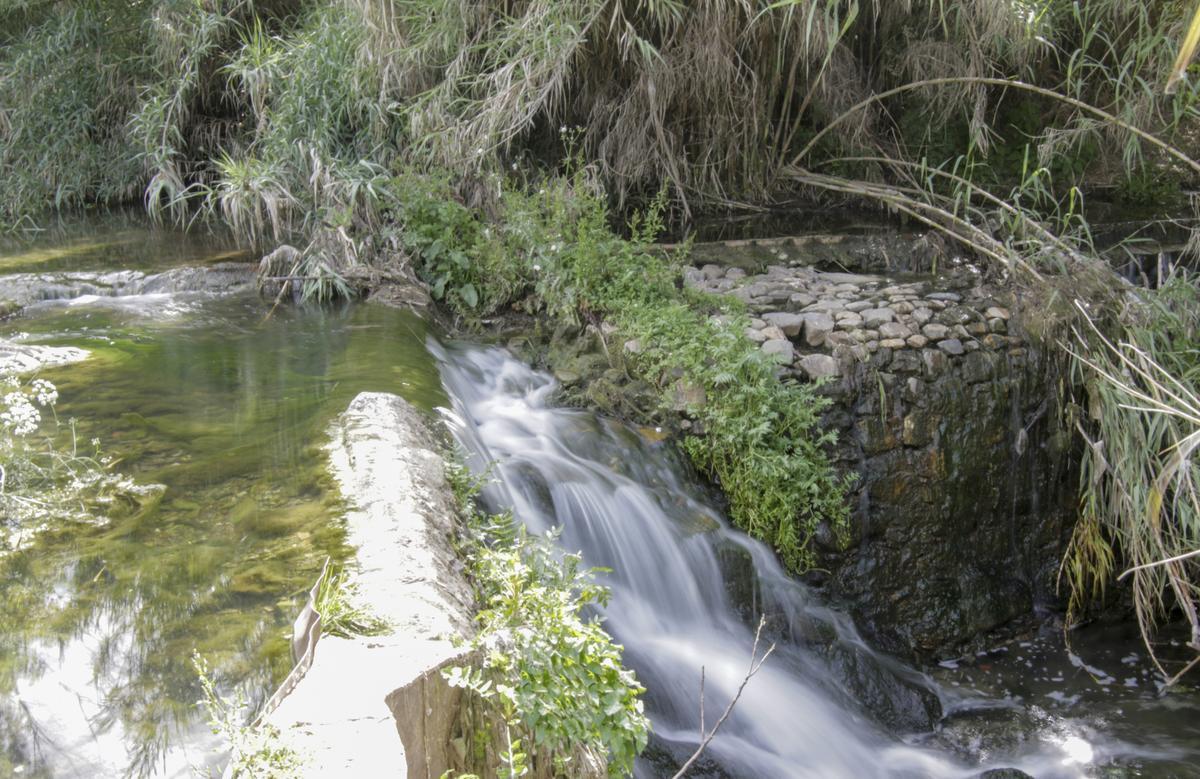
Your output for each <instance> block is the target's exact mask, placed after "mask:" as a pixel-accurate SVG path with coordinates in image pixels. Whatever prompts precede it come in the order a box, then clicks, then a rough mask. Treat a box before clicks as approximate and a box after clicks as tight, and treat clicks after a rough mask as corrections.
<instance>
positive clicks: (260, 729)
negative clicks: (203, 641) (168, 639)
mask: <svg viewBox="0 0 1200 779" xmlns="http://www.w3.org/2000/svg"><path fill="white" fill-rule="evenodd" d="M192 666H193V667H194V668H195V669H196V676H197V677H199V679H200V689H201V691H202V692H203V694H204V697H203V698H202V699H201V701H200V703H201V704H203V706H204V708H205V710H206V711H207V712H208V720H209V726H210V727H211V728H212V732H213V735H215V736H220V737H221V740H222V742H223V743H225V744H226V745H228V747H229V765H228V768H227V774H224V775H227V776H229V777H230V779H294V777H297V776H300V775H301V771H302V769H303V768H304V759H303V758H302V756H301V755H300V754H299V753H297V752H296V751H295V750H294V749H292V748H291V747H290V746H288V745H287V744H285V743H284V742H283V741H282V740H281V738H280V733H279V729H278V728H276V727H274V726H273V725H248V724H246V719H247V717H246V710H247V708H248V705H247V703H246V699H245V698H244V697H243V696H242V695H241V694H240V693H239V694H238V695H237V697H235V698H233V699H227V698H224V697H222V696H221V694H220V693H219V692H218V691H217V685H216V682H214V681H213V679H212V676H211V674H210V671H209V668H208V663H207V662H206V661H205V660H204V658H203V657H201V656H200V654H199V653H197V654H194V655H193V656H192Z"/></svg>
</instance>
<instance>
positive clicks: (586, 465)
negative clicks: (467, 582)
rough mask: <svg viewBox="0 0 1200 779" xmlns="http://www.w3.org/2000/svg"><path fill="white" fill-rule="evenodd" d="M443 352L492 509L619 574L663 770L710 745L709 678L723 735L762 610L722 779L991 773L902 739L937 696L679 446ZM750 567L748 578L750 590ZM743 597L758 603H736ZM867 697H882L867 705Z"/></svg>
mask: <svg viewBox="0 0 1200 779" xmlns="http://www.w3.org/2000/svg"><path fill="white" fill-rule="evenodd" d="M430 348H431V350H432V351H433V353H434V355H435V357H437V358H438V360H439V362H440V364H441V371H442V380H443V383H444V385H445V387H446V389H447V393H448V395H449V396H450V397H451V399H452V403H453V409H452V410H449V411H447V414H446V416H447V418H448V421H449V422H450V425H451V427H452V429H453V431H454V433H455V435H456V437H457V439H458V441H459V442H460V444H461V445H462V446H463V447H464V448H465V449H466V452H467V456H468V461H469V463H470V465H471V467H472V468H473V469H474V470H476V471H477V472H479V471H483V470H485V469H488V468H490V469H491V480H490V484H489V485H488V486H487V487H486V488H485V490H484V493H483V500H484V501H485V503H486V504H487V505H488V507H489V508H491V509H492V510H501V509H509V508H511V509H512V510H513V511H514V514H515V516H516V517H518V518H519V519H520V520H522V521H523V522H525V524H526V525H527V526H528V527H529V528H530V529H531V530H532V531H534V532H544V531H547V530H549V529H550V528H552V527H556V526H557V527H561V532H562V535H561V544H562V545H563V546H564V547H565V548H566V549H569V550H571V551H576V550H578V551H581V552H582V554H583V557H584V561H585V562H586V563H587V564H588V565H591V566H600V567H604V568H608V569H611V573H608V574H606V575H605V576H604V577H603V581H604V583H605V584H607V585H608V586H609V587H610V588H611V591H612V597H611V600H610V601H609V603H608V605H607V607H606V608H604V609H603V618H604V624H605V627H606V629H607V630H608V631H609V632H610V633H611V634H612V636H613V637H614V639H615V640H616V641H618V642H619V643H621V644H623V645H624V647H625V651H626V662H627V664H629V665H631V666H632V667H633V668H634V669H635V670H636V672H637V674H638V677H639V679H640V680H641V681H642V683H643V684H645V685H646V687H647V689H648V692H647V711H648V713H649V714H650V716H651V719H652V722H653V728H654V733H655V734H656V744H657V747H658V749H657V751H658V752H660V753H663V754H664V755H665V756H666V757H665V759H666V762H667V763H670V762H671V761H676V762H679V761H682V759H685V758H686V756H687V755H688V754H690V753H691V752H692V751H693V750H694V749H695V747H696V745H697V744H698V743H699V740H700V735H699V728H700V724H699V716H700V691H701V688H700V679H701V668H703V669H704V678H705V688H704V698H705V705H706V708H707V723H708V724H709V725H710V726H711V724H712V723H713V722H714V721H715V720H716V718H717V717H718V716H719V715H720V713H721V711H722V710H723V709H724V708H725V706H726V704H727V703H728V701H729V700H730V699H731V698H732V696H733V695H734V694H735V692H736V690H737V687H738V685H739V684H740V683H741V681H742V679H743V677H744V676H745V674H746V672H747V670H748V667H749V662H750V650H751V646H752V644H753V640H754V630H753V625H754V624H756V623H757V620H758V614H759V612H760V611H761V612H762V613H765V614H766V615H767V617H768V620H769V623H770V626H771V628H770V633H771V639H772V640H774V641H776V642H777V649H776V652H775V653H774V654H773V655H772V656H771V657H770V659H769V660H768V661H767V663H766V664H765V665H764V666H763V667H762V669H761V671H760V672H759V674H758V675H757V676H755V677H754V678H753V679H751V681H750V683H749V684H748V685H747V687H746V689H745V692H744V694H743V695H742V698H741V700H740V702H739V703H738V704H737V706H736V707H735V708H734V709H733V712H732V714H731V716H730V717H729V719H728V720H727V721H726V723H725V724H724V726H723V727H722V729H721V730H720V732H719V734H718V735H717V737H716V738H715V739H714V740H713V742H712V743H711V745H710V746H709V748H708V750H707V752H706V755H707V756H708V757H709V759H710V761H709V762H710V764H711V763H712V762H715V763H716V764H718V765H719V769H720V771H721V772H722V773H724V774H726V775H729V776H739V777H740V776H744V777H822V778H828V777H842V776H844V777H874V776H897V777H907V776H912V777H959V776H961V777H967V776H975V775H977V773H978V772H979V771H980V770H981V769H980V768H978V767H968V766H965V765H962V764H960V763H959V762H956V761H955V760H954V759H952V758H950V757H948V756H946V755H944V754H938V753H937V752H935V751H933V750H931V749H927V748H924V747H920V746H917V745H914V744H910V743H906V742H905V741H904V740H903V739H902V738H900V737H898V736H897V735H896V733H894V732H888V729H887V728H886V727H885V724H884V722H886V721H888V720H891V721H892V722H897V721H899V722H904V721H905V720H906V719H907V720H910V721H912V720H915V721H917V722H918V723H919V722H920V721H921V714H922V712H921V709H922V708H923V707H924V708H929V707H932V708H933V709H935V710H937V708H938V704H939V695H941V693H940V691H938V690H937V689H936V687H935V685H933V684H932V683H931V682H930V681H928V680H927V679H926V678H925V677H924V676H923V675H921V674H919V673H917V672H916V671H913V670H911V669H908V668H905V667H904V666H903V665H901V664H900V663H897V662H896V661H894V660H891V659H890V658H887V657H884V656H881V655H878V654H877V653H875V652H873V651H872V650H871V649H870V648H869V647H867V646H866V644H865V643H864V642H863V641H862V640H861V638H859V636H858V634H857V633H856V632H855V630H854V628H853V626H852V625H851V623H850V622H849V620H848V619H846V618H845V617H844V616H843V615H841V614H839V613H837V612H836V611H833V610H831V609H829V608H827V607H825V606H823V605H822V604H821V603H820V601H819V600H817V599H815V598H814V597H813V596H812V594H811V593H810V592H809V591H808V590H807V589H806V588H805V587H804V586H803V585H801V584H799V583H797V582H795V581H793V580H791V579H789V578H788V577H787V576H786V575H785V574H784V572H783V570H782V569H781V568H780V566H779V564H778V563H777V562H776V560H775V558H774V556H773V555H772V554H771V553H770V550H768V549H767V548H766V547H765V546H763V545H762V544H760V543H758V542H756V541H753V540H751V539H749V538H748V537H746V536H745V535H744V534H742V533H740V532H738V531H736V530H734V529H732V528H731V527H730V526H729V524H728V522H727V521H726V520H725V518H724V517H723V516H721V514H720V513H719V512H718V511H717V510H715V509H714V508H713V506H712V505H711V502H710V501H709V500H707V499H706V495H705V494H704V491H703V489H702V487H700V486H699V484H698V483H697V482H696V480H695V479H693V478H689V476H688V475H687V474H688V472H687V470H686V468H685V467H683V464H682V463H681V462H680V461H679V460H678V459H677V457H676V455H675V454H674V452H673V449H672V448H671V447H670V446H669V445H666V444H661V443H655V442H653V441H652V440H651V439H650V438H648V437H645V436H640V435H638V434H637V433H636V432H635V431H633V430H632V429H630V428H628V427H626V426H624V425H622V424H620V423H617V422H613V421H608V420H604V419H600V418H597V417H596V416H595V415H593V414H590V413H586V412H580V411H572V410H565V409H556V408H552V407H550V406H549V404H548V399H549V397H550V396H551V394H552V392H553V390H554V382H553V379H552V378H551V377H549V376H548V375H545V374H543V373H539V372H536V371H534V370H532V369H531V368H529V367H528V366H526V365H524V364H523V363H520V362H518V361H517V360H515V359H514V358H512V357H511V356H510V355H509V354H507V353H506V352H504V351H503V350H500V349H494V348H493V349H488V348H480V347H465V346H452V347H449V348H445V347H442V346H440V345H438V344H431V345H430ZM739 561H740V562H741V563H742V564H741V565H740V566H739V565H738V563H739ZM747 564H748V565H747ZM739 572H746V573H745V575H744V576H743V577H742V578H743V579H745V578H748V579H749V586H742V587H741V590H739ZM741 584H742V585H745V584H746V582H741ZM735 591H737V592H741V594H742V595H743V596H744V597H742V598H739V599H735V598H734V597H731V595H732V593H733V592H735ZM747 591H748V592H747ZM739 600H743V601H744V600H749V601H751V604H750V605H749V606H748V605H747V604H746V603H739V602H738V601H739ZM864 679H865V680H867V681H868V682H869V683H868V684H861V683H862V682H863V681H864ZM855 681H858V682H860V684H859V685H858V688H857V689H856V685H855V684H854V682H855ZM864 687H870V688H872V689H874V690H875V692H876V695H875V698H874V699H873V700H871V701H869V704H868V702H867V701H864V700H863V699H862V693H863V688H864ZM880 690H883V691H884V694H883V695H880V694H879V691H880ZM897 699H898V700H897ZM940 702H942V703H945V701H944V700H942V701H940ZM876 709H881V710H879V711H876ZM926 716H928V714H927V713H926ZM934 717H936V712H935V713H934ZM929 723H930V720H929V719H926V720H925V721H924V723H923V724H918V725H917V727H918V729H925V730H927V729H928V728H929V727H930V724H929ZM710 768H711V765H710ZM671 771H672V769H671V768H670V766H669V765H667V766H666V767H664V765H663V764H662V762H661V761H660V762H659V763H655V762H653V761H650V760H643V761H642V763H641V764H640V766H639V775H643V776H657V775H661V774H663V773H664V772H666V773H667V774H668V775H669V773H670V772H671Z"/></svg>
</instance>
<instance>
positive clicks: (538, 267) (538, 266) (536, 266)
mask: <svg viewBox="0 0 1200 779" xmlns="http://www.w3.org/2000/svg"><path fill="white" fill-rule="evenodd" d="M533 269H534V270H535V271H537V272H538V273H541V271H542V266H541V265H534V266H533Z"/></svg>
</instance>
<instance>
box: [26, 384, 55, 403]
mask: <svg viewBox="0 0 1200 779" xmlns="http://www.w3.org/2000/svg"><path fill="white" fill-rule="evenodd" d="M29 388H30V389H31V390H32V391H33V397H34V399H35V400H37V402H38V405H41V406H53V405H54V404H55V402H56V401H57V400H58V389H57V388H56V387H55V386H54V385H53V384H51V383H50V382H48V381H46V380H45V379H34V380H33V384H31V385H30V387H29Z"/></svg>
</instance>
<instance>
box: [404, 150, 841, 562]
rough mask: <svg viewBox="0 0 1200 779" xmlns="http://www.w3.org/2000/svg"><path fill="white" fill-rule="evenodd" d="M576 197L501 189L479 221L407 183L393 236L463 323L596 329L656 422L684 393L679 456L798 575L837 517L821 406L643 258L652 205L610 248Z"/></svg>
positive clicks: (571, 184) (435, 192)
mask: <svg viewBox="0 0 1200 779" xmlns="http://www.w3.org/2000/svg"><path fill="white" fill-rule="evenodd" d="M587 184H588V182H587V178H586V177H585V176H584V175H583V174H578V175H575V176H573V177H570V178H555V179H552V180H548V181H544V182H542V185H541V186H540V187H539V189H538V190H536V191H535V192H529V193H527V192H526V191H525V190H524V189H515V190H504V191H503V194H502V195H501V198H500V202H499V203H498V204H497V206H496V207H495V208H496V210H497V215H496V218H495V220H494V222H489V221H484V220H483V219H482V217H481V216H480V215H478V214H477V213H475V212H472V211H470V210H469V209H467V208H466V207H465V206H463V205H460V204H458V203H456V202H454V201H453V200H452V199H451V198H450V197H449V191H448V188H447V185H445V184H444V183H438V182H436V181H431V180H429V179H414V178H410V179H408V180H406V181H405V182H404V183H403V186H402V190H403V191H404V192H405V193H406V195H405V196H404V197H402V198H400V202H401V203H403V204H404V205H402V206H401V211H400V218H401V221H402V224H403V225H404V230H403V233H402V236H401V237H402V240H403V241H404V244H405V246H407V247H408V248H409V250H410V251H411V252H413V254H414V255H415V256H416V259H417V264H418V268H419V269H420V272H421V273H422V274H423V275H424V276H425V278H427V279H428V280H429V281H430V282H431V285H432V287H433V292H434V295H435V296H440V297H443V298H444V299H445V300H447V301H448V302H449V303H450V305H451V306H453V307H454V308H456V310H458V311H459V312H460V313H461V314H463V315H464V316H467V317H472V316H479V315H482V314H485V313H488V312H491V311H494V310H496V309H498V308H501V307H503V306H516V307H519V308H523V309H525V310H528V311H542V312H545V313H546V314H548V315H549V316H551V317H554V318H557V319H561V320H567V321H587V322H597V321H604V322H607V323H609V324H611V325H613V326H615V327H616V331H617V333H618V334H619V336H620V337H621V338H623V339H630V340H634V341H636V342H638V344H640V347H639V348H637V349H636V350H635V352H634V353H631V354H628V355H627V356H626V357H625V358H624V359H625V360H626V361H627V364H628V366H629V367H630V368H631V369H632V371H633V372H635V373H636V374H637V375H638V376H639V377H640V378H642V379H643V380H644V381H646V382H647V383H648V384H650V385H651V386H653V387H656V388H657V389H658V390H659V397H660V402H661V405H662V408H663V409H664V410H666V411H668V412H669V411H670V410H671V409H672V408H674V407H675V406H676V405H677V397H678V396H679V395H680V394H681V393H682V392H684V390H685V389H690V390H692V391H691V392H686V393H684V394H685V395H686V396H687V397H688V398H689V402H688V404H687V405H688V406H689V407H688V409H687V412H688V414H689V415H690V416H691V417H692V418H693V419H694V421H695V427H694V428H693V433H692V434H690V435H689V436H688V437H687V438H686V440H685V442H684V449H685V450H686V451H687V453H688V454H689V455H690V456H691V458H692V461H693V462H694V463H695V464H696V466H697V467H698V468H699V469H700V470H702V471H703V472H705V473H707V474H709V475H710V476H712V477H714V478H715V479H716V480H717V481H718V482H719V483H720V484H721V487H722V488H723V489H724V491H725V494H726V495H727V496H728V498H729V504H730V515H731V517H732V518H733V520H734V522H736V523H737V524H738V525H739V526H740V527H742V528H743V529H745V530H746V531H748V532H749V533H751V534H752V535H754V536H755V537H756V538H760V539H762V540H764V541H766V542H767V543H768V544H770V545H772V546H773V547H774V548H775V549H776V550H777V551H778V553H779V554H780V556H781V557H782V559H783V560H784V562H785V563H786V564H787V565H788V566H789V567H790V568H791V569H792V570H795V571H802V570H804V569H805V568H807V567H808V565H809V564H810V562H811V559H810V552H809V550H808V548H807V542H808V540H809V538H810V537H811V536H812V534H813V533H814V532H815V531H816V528H817V525H818V524H819V523H820V522H822V521H825V522H828V523H829V524H830V525H831V526H832V528H833V529H834V531H835V532H840V531H841V530H842V529H843V527H844V523H845V521H846V517H847V508H846V505H845V501H844V497H843V487H844V483H843V482H842V481H841V480H840V479H839V478H838V477H836V476H835V475H834V473H833V472H832V469H831V467H830V465H829V463H828V461H827V459H826V457H825V454H824V451H823V447H824V445H825V444H827V443H828V442H829V441H830V440H831V439H830V437H829V436H828V435H827V434H823V433H821V432H820V431H819V428H818V422H819V415H820V411H821V409H822V408H824V406H825V405H826V402H825V401H824V399H822V398H821V397H820V396H819V395H818V394H817V392H816V390H815V388H814V387H813V386H812V385H807V384H805V385H801V384H797V383H794V382H780V380H779V379H778V378H777V377H776V370H775V368H776V365H775V364H774V363H773V362H772V361H771V358H770V357H768V356H766V355H764V354H763V353H762V352H761V351H760V350H759V349H757V348H756V347H755V346H754V345H753V344H752V343H750V342H749V341H747V340H746V339H745V337H744V336H743V333H744V331H745V327H746V325H747V321H746V317H745V314H744V313H743V312H740V311H738V310H737V309H736V307H735V304H734V303H733V302H731V301H727V300H716V299H704V298H701V297H698V296H695V295H693V294H690V293H688V292H685V291H683V290H682V289H681V284H680V282H679V266H678V265H677V264H676V263H677V262H678V258H676V259H675V260H671V259H667V258H664V257H662V256H660V255H658V254H656V253H654V251H653V250H652V249H651V246H650V241H651V240H652V239H653V238H654V236H656V235H657V234H658V232H659V230H660V229H661V221H660V214H661V211H662V207H663V203H664V198H663V197H662V196H660V197H659V199H658V200H657V202H656V203H655V204H654V205H653V206H652V207H651V209H650V210H648V211H647V212H646V213H645V214H641V215H637V216H635V217H634V219H633V220H632V221H631V223H630V231H631V234H632V238H631V239H623V238H621V237H619V236H617V235H616V234H615V233H613V232H612V230H611V229H609V227H608V213H607V209H606V207H605V205H604V201H603V200H602V199H601V198H600V197H598V196H597V195H595V194H592V193H591V191H590V190H589V188H588V186H587ZM497 186H498V187H503V184H502V182H501V181H500V180H497ZM485 279H486V280H487V281H486V283H485V281H484V280H485ZM697 430H698V431H700V432H695V431H697Z"/></svg>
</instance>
